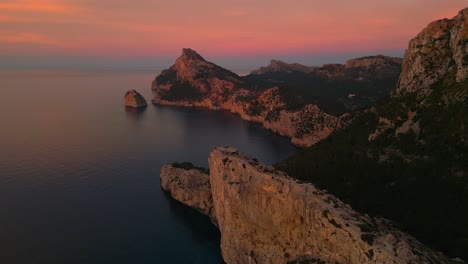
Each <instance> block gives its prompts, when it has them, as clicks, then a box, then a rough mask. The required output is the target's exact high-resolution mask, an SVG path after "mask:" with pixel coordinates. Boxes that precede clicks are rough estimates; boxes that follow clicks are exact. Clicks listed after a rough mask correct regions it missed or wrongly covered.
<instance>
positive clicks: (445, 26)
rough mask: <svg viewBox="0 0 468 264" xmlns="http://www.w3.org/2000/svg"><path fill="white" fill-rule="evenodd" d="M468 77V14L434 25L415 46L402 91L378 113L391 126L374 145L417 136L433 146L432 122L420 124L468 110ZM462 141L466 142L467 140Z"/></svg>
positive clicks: (415, 40)
mask: <svg viewBox="0 0 468 264" xmlns="http://www.w3.org/2000/svg"><path fill="white" fill-rule="evenodd" d="M467 77H468V8H466V9H464V10H461V11H460V12H459V13H458V15H456V16H455V17H454V18H452V19H442V20H437V21H434V22H432V23H430V24H429V25H428V26H427V27H426V28H424V29H423V30H422V31H421V32H420V33H419V34H418V35H417V36H416V37H415V38H413V39H412V40H411V41H410V43H409V46H408V49H407V50H406V53H405V57H404V60H403V67H402V73H401V75H400V80H399V83H398V86H397V87H396V89H394V90H393V91H392V96H391V98H390V99H391V100H389V101H388V103H387V105H385V106H384V107H381V109H383V111H380V112H379V113H377V114H378V115H380V119H381V120H387V121H388V122H380V124H379V126H378V127H377V128H376V130H375V131H374V133H373V134H372V135H371V136H370V137H369V140H375V139H377V138H378V136H379V135H381V134H383V135H385V136H387V137H388V136H389V135H390V136H391V137H397V136H398V135H399V134H407V133H408V132H410V133H415V135H416V140H418V141H419V142H420V143H425V142H427V137H428V135H431V134H434V133H433V131H429V128H428V124H429V122H423V123H425V124H426V125H424V124H422V123H421V122H419V121H418V120H420V119H422V120H424V119H427V120H431V119H434V118H435V113H439V114H441V113H444V110H445V111H448V109H447V107H449V106H450V107H451V108H453V107H454V105H455V104H465V105H466V98H467V97H468V89H467V88H468V80H467ZM465 107H466V106H465ZM389 110H391V111H389ZM408 113H411V115H409V114H408ZM415 117H417V118H415ZM442 121H443V120H440V121H439V122H442ZM465 122H466V120H465ZM464 126H465V124H462V125H461V127H462V128H463V127H464ZM408 127H411V128H412V129H408ZM461 130H462V133H461V134H463V133H464V132H463V129H461ZM386 131H387V132H388V133H383V132H386ZM420 131H423V133H420ZM453 134H454V135H456V134H457V133H456V132H453ZM439 136H440V135H439ZM425 137H426V138H425ZM434 137H435V136H434ZM459 141H460V142H461V143H462V142H464V141H465V139H464V138H463V136H461V137H460V138H459Z"/></svg>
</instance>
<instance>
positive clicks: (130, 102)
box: [124, 90, 147, 108]
mask: <svg viewBox="0 0 468 264" xmlns="http://www.w3.org/2000/svg"><path fill="white" fill-rule="evenodd" d="M124 103H125V106H127V107H133V108H143V107H146V106H147V104H146V100H145V98H144V97H143V96H142V95H141V94H139V93H138V92H137V91H135V90H130V91H128V92H126V93H125V97H124Z"/></svg>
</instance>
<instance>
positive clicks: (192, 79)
mask: <svg viewBox="0 0 468 264" xmlns="http://www.w3.org/2000/svg"><path fill="white" fill-rule="evenodd" d="M353 65H355V66H353ZM348 68H349V69H348ZM276 71H277V72H279V73H281V74H280V75H281V76H283V78H286V79H285V81H286V83H289V81H288V79H287V78H289V75H288V74H289V73H291V72H293V73H294V74H293V76H292V79H291V81H292V82H294V81H296V82H297V80H298V79H301V78H305V79H304V80H308V81H310V80H314V82H317V83H319V84H320V85H322V86H324V87H321V86H319V87H317V88H314V89H315V90H316V91H318V92H317V94H314V93H313V94H307V95H305V94H300V93H301V92H300V91H305V90H307V89H305V90H304V89H302V88H299V94H296V92H295V90H292V89H290V88H287V87H282V86H277V85H274V84H275V83H277V84H278V83H282V82H281V81H275V80H273V81H272V82H271V80H272V79H271V78H273V77H274V76H271V75H268V74H271V73H273V74H276V73H275V72H276ZM385 71H387V72H391V73H392V74H393V75H394V77H395V76H397V75H398V73H399V64H398V60H397V59H395V58H390V57H385V56H377V57H375V58H374V57H368V58H363V59H358V60H356V62H349V65H348V66H345V65H339V66H336V67H331V66H324V67H320V68H312V67H306V66H303V65H299V64H286V63H283V62H280V61H276V60H273V61H272V64H271V65H270V66H268V67H266V68H263V69H260V70H258V71H256V73H255V74H251V75H249V76H247V77H245V78H241V77H239V76H238V75H237V74H235V73H232V72H230V71H228V70H225V69H223V68H221V67H219V66H217V65H215V64H213V63H211V62H208V61H206V60H205V59H204V58H203V57H202V56H200V55H199V54H198V53H196V52H195V51H193V50H191V49H183V51H182V55H181V56H180V57H179V58H177V60H176V63H175V64H174V65H173V66H171V67H170V68H169V69H167V70H164V71H163V72H162V73H161V74H160V75H159V76H157V77H156V79H155V80H154V81H153V84H152V88H153V91H154V92H155V93H156V96H155V97H154V99H153V100H152V102H153V103H154V104H162V105H176V106H187V107H207V108H210V109H213V110H227V111H230V112H232V113H236V114H239V115H240V116H241V117H242V118H243V119H245V120H248V121H251V122H257V123H261V124H262V125H263V127H265V128H267V129H270V130H271V131H273V132H275V133H278V134H280V135H283V136H286V137H289V138H291V142H292V143H293V144H295V145H297V146H301V147H308V146H311V145H313V144H315V143H317V142H318V141H320V140H322V139H324V138H326V137H327V136H328V135H330V134H331V133H332V132H333V131H336V130H338V129H342V128H344V127H346V125H347V124H348V123H349V121H350V115H349V114H342V112H338V113H334V114H331V113H329V112H326V111H324V110H323V109H322V108H321V107H320V106H319V105H318V104H317V103H312V102H315V101H316V98H322V97H323V98H330V97H337V99H336V101H340V103H339V104H340V105H343V104H344V105H346V106H350V107H349V109H358V108H359V107H362V106H363V105H366V104H368V103H370V102H372V101H375V100H376V99H372V98H374V97H373V96H371V95H364V94H363V95H362V97H361V98H365V99H364V100H365V101H366V102H365V103H362V102H360V101H359V96H360V94H359V95H358V96H356V94H353V97H349V96H348V93H349V92H348V91H346V89H345V87H346V85H349V86H352V87H356V86H362V87H367V86H369V87H374V86H375V84H374V83H373V82H372V81H369V80H370V79H369V78H374V77H375V76H379V73H382V72H385ZM298 72H299V73H300V75H299V76H298V75H296V73H298ZM265 73H266V74H267V75H268V76H269V77H268V78H270V77H271V78H270V79H268V78H267V77H266V76H264V75H265ZM285 74H286V75H285ZM302 74H305V75H304V76H303V75H302ZM300 76H303V77H300ZM263 78H266V79H268V80H267V81H264V80H263ZM330 78H334V79H333V81H331V80H330ZM382 78H388V77H385V76H384V77H382ZM273 79H274V78H273ZM394 79H395V82H396V77H395V78H394ZM347 82H350V84H348V83H347ZM260 83H261V84H260ZM330 83H333V84H332V86H330V87H328V86H326V85H329V84H330ZM379 83H383V82H382V81H381V80H379ZM257 84H259V85H260V86H262V87H261V88H259V87H258V86H257ZM302 85H306V86H307V87H309V83H307V82H306V83H305V84H302ZM316 85H317V84H316ZM390 85H391V82H390ZM322 88H323V89H322ZM308 90H313V89H308ZM319 90H320V91H319ZM337 90H340V91H338V92H336V91H337ZM364 90H370V89H367V88H365V89H364ZM337 93H338V94H340V95H339V96H337V95H336V94H337ZM383 94H385V92H383ZM380 96H381V95H380ZM341 97H342V98H341ZM307 98H309V99H307ZM327 104H328V101H326V102H325V103H324V105H327Z"/></svg>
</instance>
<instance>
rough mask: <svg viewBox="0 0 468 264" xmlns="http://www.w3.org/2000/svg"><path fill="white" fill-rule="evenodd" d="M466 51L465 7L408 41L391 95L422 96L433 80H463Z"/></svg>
mask: <svg viewBox="0 0 468 264" xmlns="http://www.w3.org/2000/svg"><path fill="white" fill-rule="evenodd" d="M467 53H468V8H466V9H464V10H461V11H460V12H459V13H458V15H457V16H455V17H454V18H452V19H442V20H437V21H434V22H432V23H430V24H429V25H428V26H427V27H426V28H425V29H424V30H422V31H421V32H420V33H419V34H418V35H417V36H416V37H415V38H413V39H412V40H411V41H410V43H409V45H408V49H407V51H406V54H405V58H404V61H403V70H402V73H401V77H400V82H399V85H398V88H397V89H396V91H395V94H396V95H402V94H404V93H411V92H416V93H417V94H418V96H426V95H428V94H430V93H431V86H432V85H433V84H435V83H436V82H440V81H443V80H446V79H449V81H451V82H452V81H456V82H462V81H464V80H465V79H466V78H467V77H468V54H467ZM464 96H466V94H465V95H464ZM462 99H463V98H462Z"/></svg>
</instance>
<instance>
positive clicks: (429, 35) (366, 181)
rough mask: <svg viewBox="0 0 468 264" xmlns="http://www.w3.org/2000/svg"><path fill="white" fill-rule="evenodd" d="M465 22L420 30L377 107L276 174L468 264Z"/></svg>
mask: <svg viewBox="0 0 468 264" xmlns="http://www.w3.org/2000/svg"><path fill="white" fill-rule="evenodd" d="M467 21H468V9H464V10H461V11H460V12H459V13H458V14H457V15H456V16H455V17H454V18H452V19H443V20H438V21H435V22H432V23H430V24H429V25H428V26H427V27H426V28H425V29H423V30H422V31H421V32H420V33H419V34H418V35H417V36H416V37H415V38H414V39H413V40H411V42H410V44H409V46H408V50H407V51H406V54H405V58H404V62H403V71H402V73H401V77H400V81H399V84H398V86H397V87H395V89H393V91H392V93H391V96H390V97H388V98H387V100H384V101H382V102H381V103H379V104H377V105H375V107H373V108H371V109H369V110H367V111H364V112H363V113H362V114H358V115H355V116H354V119H353V122H352V124H350V125H349V126H347V128H346V129H344V130H342V131H340V132H339V133H335V134H333V135H332V136H331V137H329V138H327V139H326V140H325V141H324V142H321V144H318V145H315V146H314V147H312V148H309V149H307V150H305V151H304V152H301V153H298V154H297V155H295V156H293V157H290V158H289V159H288V160H286V161H284V162H281V164H278V165H277V168H279V169H281V170H283V171H285V172H287V173H289V175H291V176H293V177H297V178H300V179H303V180H307V181H310V182H313V183H314V184H316V185H317V186H320V187H322V188H326V189H328V190H330V191H331V192H333V193H334V194H335V195H337V196H338V197H340V198H342V199H343V200H346V201H349V203H351V204H352V205H353V206H354V207H356V208H359V209H360V210H362V211H365V212H369V213H372V214H374V215H381V216H384V217H386V218H389V219H392V220H394V221H395V222H398V223H399V224H400V225H401V227H402V228H403V229H404V230H407V231H408V232H409V233H411V234H412V235H414V236H415V237H417V238H418V239H420V240H422V241H425V242H426V243H428V244H431V246H433V247H434V248H437V249H438V250H441V251H443V252H444V253H445V254H447V255H449V256H452V257H460V258H462V259H464V260H465V261H468V243H467V241H468V229H466V228H462V227H463V226H466V223H468V210H460V208H468V162H467V161H468V156H467V155H468V133H467V127H468V100H467V98H468V80H467V78H466V74H467V72H468V61H467V51H468V45H467V44H468V35H467V34H468V31H467V26H468V24H467V23H468V22H467ZM435 230H437V231H435Z"/></svg>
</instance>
